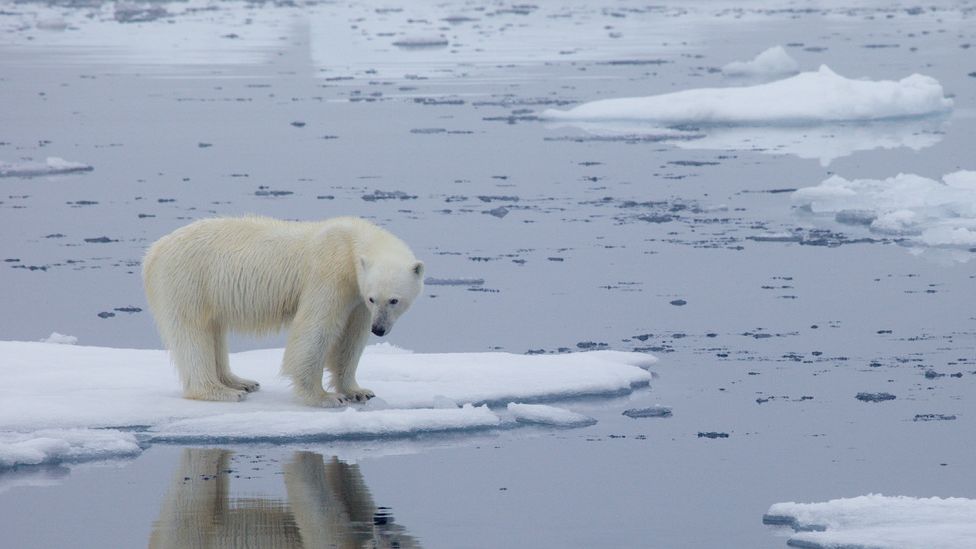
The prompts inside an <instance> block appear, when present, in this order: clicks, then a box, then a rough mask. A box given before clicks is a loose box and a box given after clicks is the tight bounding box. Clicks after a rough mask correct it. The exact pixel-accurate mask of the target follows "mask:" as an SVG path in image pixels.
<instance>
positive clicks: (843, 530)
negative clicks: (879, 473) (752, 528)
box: [763, 494, 976, 549]
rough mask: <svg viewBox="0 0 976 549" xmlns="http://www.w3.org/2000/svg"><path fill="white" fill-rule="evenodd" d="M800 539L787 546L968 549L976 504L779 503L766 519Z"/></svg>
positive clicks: (873, 498)
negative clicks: (780, 525) (783, 526)
mask: <svg viewBox="0 0 976 549" xmlns="http://www.w3.org/2000/svg"><path fill="white" fill-rule="evenodd" d="M763 522H765V523H766V524H786V525H789V526H792V527H793V529H794V530H797V533H795V534H793V535H792V536H791V537H790V539H789V542H788V544H789V545H791V546H795V547H807V548H810V549H842V548H845V549H846V548H852V549H853V548H871V549H921V548H925V549H970V548H971V547H972V546H973V540H976V500H973V499H967V498H938V497H933V498H915V497H907V496H895V497H888V496H883V495H880V494H869V495H866V496H858V497H854V498H842V499H834V500H830V501H826V502H822V503H793V502H790V503H777V504H775V505H773V506H771V507H770V508H769V511H767V512H766V515H765V516H764V517H763Z"/></svg>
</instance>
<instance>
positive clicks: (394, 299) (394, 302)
mask: <svg viewBox="0 0 976 549" xmlns="http://www.w3.org/2000/svg"><path fill="white" fill-rule="evenodd" d="M399 302H400V300H399V299H397V298H393V299H391V300H390V305H396V304H397V303H399Z"/></svg>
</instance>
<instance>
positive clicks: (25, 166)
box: [0, 156, 94, 177]
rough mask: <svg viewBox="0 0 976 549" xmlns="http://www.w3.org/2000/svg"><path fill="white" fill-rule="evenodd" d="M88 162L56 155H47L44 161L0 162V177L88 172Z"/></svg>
mask: <svg viewBox="0 0 976 549" xmlns="http://www.w3.org/2000/svg"><path fill="white" fill-rule="evenodd" d="M93 169H94V168H93V167H91V166H89V165H88V164H82V163H80V162H71V161H68V160H65V159H63V158H60V157H57V156H49V157H47V159H46V160H45V161H44V162H0V177H38V176H44V175H62V174H67V173H76V172H90V171H92V170H93Z"/></svg>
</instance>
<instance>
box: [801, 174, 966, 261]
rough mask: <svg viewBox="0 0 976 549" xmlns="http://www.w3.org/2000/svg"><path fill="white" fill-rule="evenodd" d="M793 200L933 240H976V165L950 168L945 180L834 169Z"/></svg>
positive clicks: (843, 217)
mask: <svg viewBox="0 0 976 549" xmlns="http://www.w3.org/2000/svg"><path fill="white" fill-rule="evenodd" d="M793 202H794V204H796V205H797V206H800V207H802V208H806V209H809V210H810V211H812V212H813V213H817V214H833V215H834V218H835V219H837V220H839V221H844V220H857V222H858V223H861V224H866V225H868V226H869V227H870V228H871V230H872V231H875V232H878V233H883V234H891V235H899V236H908V237H911V238H913V239H914V240H915V241H917V242H919V243H922V244H926V245H929V246H973V245H976V171H959V172H954V173H950V174H947V175H945V176H943V177H942V181H936V180H934V179H929V178H926V177H922V176H919V175H914V174H898V175H896V176H894V177H889V178H887V179H854V180H847V179H844V178H843V177H840V176H837V175H834V176H831V177H830V178H828V179H826V180H824V181H823V182H821V183H820V184H819V185H817V186H814V187H806V188H803V189H799V190H798V191H796V192H794V193H793Z"/></svg>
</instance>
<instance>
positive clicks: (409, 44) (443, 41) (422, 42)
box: [393, 36, 448, 49]
mask: <svg viewBox="0 0 976 549" xmlns="http://www.w3.org/2000/svg"><path fill="white" fill-rule="evenodd" d="M447 44H448V42H447V38H444V37H443V36H405V37H403V38H398V39H397V40H395V41H394V42H393V45H394V46H396V47H398V48H403V49H426V48H443V47H445V46H447Z"/></svg>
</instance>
